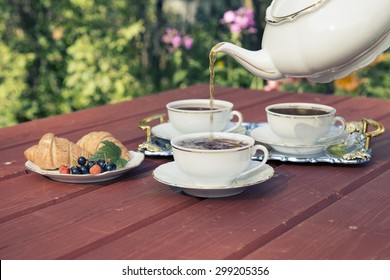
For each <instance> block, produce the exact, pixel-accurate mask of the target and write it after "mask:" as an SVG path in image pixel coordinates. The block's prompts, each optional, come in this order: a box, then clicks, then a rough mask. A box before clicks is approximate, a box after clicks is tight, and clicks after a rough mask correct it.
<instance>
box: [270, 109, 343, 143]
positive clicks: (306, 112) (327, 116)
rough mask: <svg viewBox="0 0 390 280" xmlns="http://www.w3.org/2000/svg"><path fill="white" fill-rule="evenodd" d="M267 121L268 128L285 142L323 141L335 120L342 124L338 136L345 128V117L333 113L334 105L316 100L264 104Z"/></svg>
mask: <svg viewBox="0 0 390 280" xmlns="http://www.w3.org/2000/svg"><path fill="white" fill-rule="evenodd" d="M265 111H266V113H267V121H268V124H269V126H270V129H271V131H272V132H273V133H274V134H275V135H277V136H278V137H279V138H280V140H281V141H282V142H283V143H284V144H291V145H314V144H316V143H318V142H319V141H325V140H326V135H327V134H328V133H329V131H330V129H331V128H332V126H333V125H335V124H336V123H337V122H339V123H340V124H341V128H340V130H339V133H337V135H332V138H334V137H337V136H338V135H340V134H341V133H343V131H344V130H345V120H344V118H342V117H339V116H335V114H336V109H335V108H333V107H331V106H327V105H322V104H315V103H280V104H273V105H270V106H267V107H266V108H265Z"/></svg>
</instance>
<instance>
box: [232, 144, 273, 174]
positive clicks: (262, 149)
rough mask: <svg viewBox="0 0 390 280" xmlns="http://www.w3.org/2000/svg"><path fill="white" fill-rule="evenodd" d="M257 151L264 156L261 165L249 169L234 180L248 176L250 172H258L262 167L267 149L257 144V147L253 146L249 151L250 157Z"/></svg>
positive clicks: (265, 159)
mask: <svg viewBox="0 0 390 280" xmlns="http://www.w3.org/2000/svg"><path fill="white" fill-rule="evenodd" d="M258 150H261V151H262V152H263V154H264V155H263V159H262V161H261V163H260V164H259V165H257V166H255V167H253V168H251V169H249V170H247V171H245V172H243V173H241V174H240V175H238V176H237V177H236V179H238V178H240V177H243V176H246V175H248V174H249V173H251V172H254V171H259V170H260V169H261V168H262V167H263V166H264V164H265V163H266V162H267V160H268V149H267V148H266V147H264V146H263V145H259V144H258V145H254V146H253V147H252V149H251V154H252V156H254V155H255V154H256V152H257V151H258Z"/></svg>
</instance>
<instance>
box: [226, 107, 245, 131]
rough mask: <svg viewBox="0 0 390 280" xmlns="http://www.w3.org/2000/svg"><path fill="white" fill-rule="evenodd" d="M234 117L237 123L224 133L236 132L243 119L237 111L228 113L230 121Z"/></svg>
mask: <svg viewBox="0 0 390 280" xmlns="http://www.w3.org/2000/svg"><path fill="white" fill-rule="evenodd" d="M234 116H236V117H237V118H238V121H237V123H236V124H235V125H234V126H233V127H230V128H229V129H227V130H225V131H224V132H231V131H234V130H236V129H237V128H238V127H239V126H240V125H241V123H242V121H243V117H242V114H241V113H240V112H239V111H236V110H234V111H231V112H230V119H233V118H234Z"/></svg>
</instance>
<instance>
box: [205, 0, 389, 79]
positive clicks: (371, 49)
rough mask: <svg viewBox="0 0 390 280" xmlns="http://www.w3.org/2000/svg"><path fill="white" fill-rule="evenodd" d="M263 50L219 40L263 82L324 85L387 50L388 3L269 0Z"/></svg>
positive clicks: (386, 0) (220, 48) (376, 0)
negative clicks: (301, 81)
mask: <svg viewBox="0 0 390 280" xmlns="http://www.w3.org/2000/svg"><path fill="white" fill-rule="evenodd" d="M266 22H267V24H266V27H265V30H264V34H263V39H262V49H261V50H259V51H249V50H246V49H243V48H241V47H238V46H236V45H234V44H231V43H227V42H222V43H218V44H217V45H215V46H214V47H213V48H212V50H211V51H212V52H214V53H217V52H223V53H226V54H229V55H230V56H232V57H233V58H234V59H235V60H236V61H238V62H239V63H240V64H241V65H242V66H244V67H245V68H246V69H247V70H248V71H250V72H251V73H253V74H254V75H256V76H259V77H261V78H264V79H267V80H279V79H283V78H287V77H302V78H303V77H305V78H308V79H309V80H311V81H314V82H321V83H327V82H330V81H332V80H336V79H340V78H343V77H345V76H347V75H348V74H350V73H351V72H353V71H356V70H358V69H360V68H363V67H365V66H366V65H368V64H369V63H371V62H372V61H373V60H374V59H375V58H376V57H377V56H378V55H379V54H380V53H382V52H383V51H385V50H386V49H387V48H389V46H390V0H273V1H272V3H271V5H270V6H269V7H268V8H267V11H266Z"/></svg>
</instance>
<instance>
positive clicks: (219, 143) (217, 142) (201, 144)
mask: <svg viewBox="0 0 390 280" xmlns="http://www.w3.org/2000/svg"><path fill="white" fill-rule="evenodd" d="M177 145H178V146H181V147H185V148H189V149H198V150H226V149H235V148H240V147H245V146H247V145H248V144H247V143H245V142H242V141H238V140H232V139H220V138H212V139H211V138H210V137H204V138H197V139H186V140H183V141H180V142H178V143H177Z"/></svg>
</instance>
